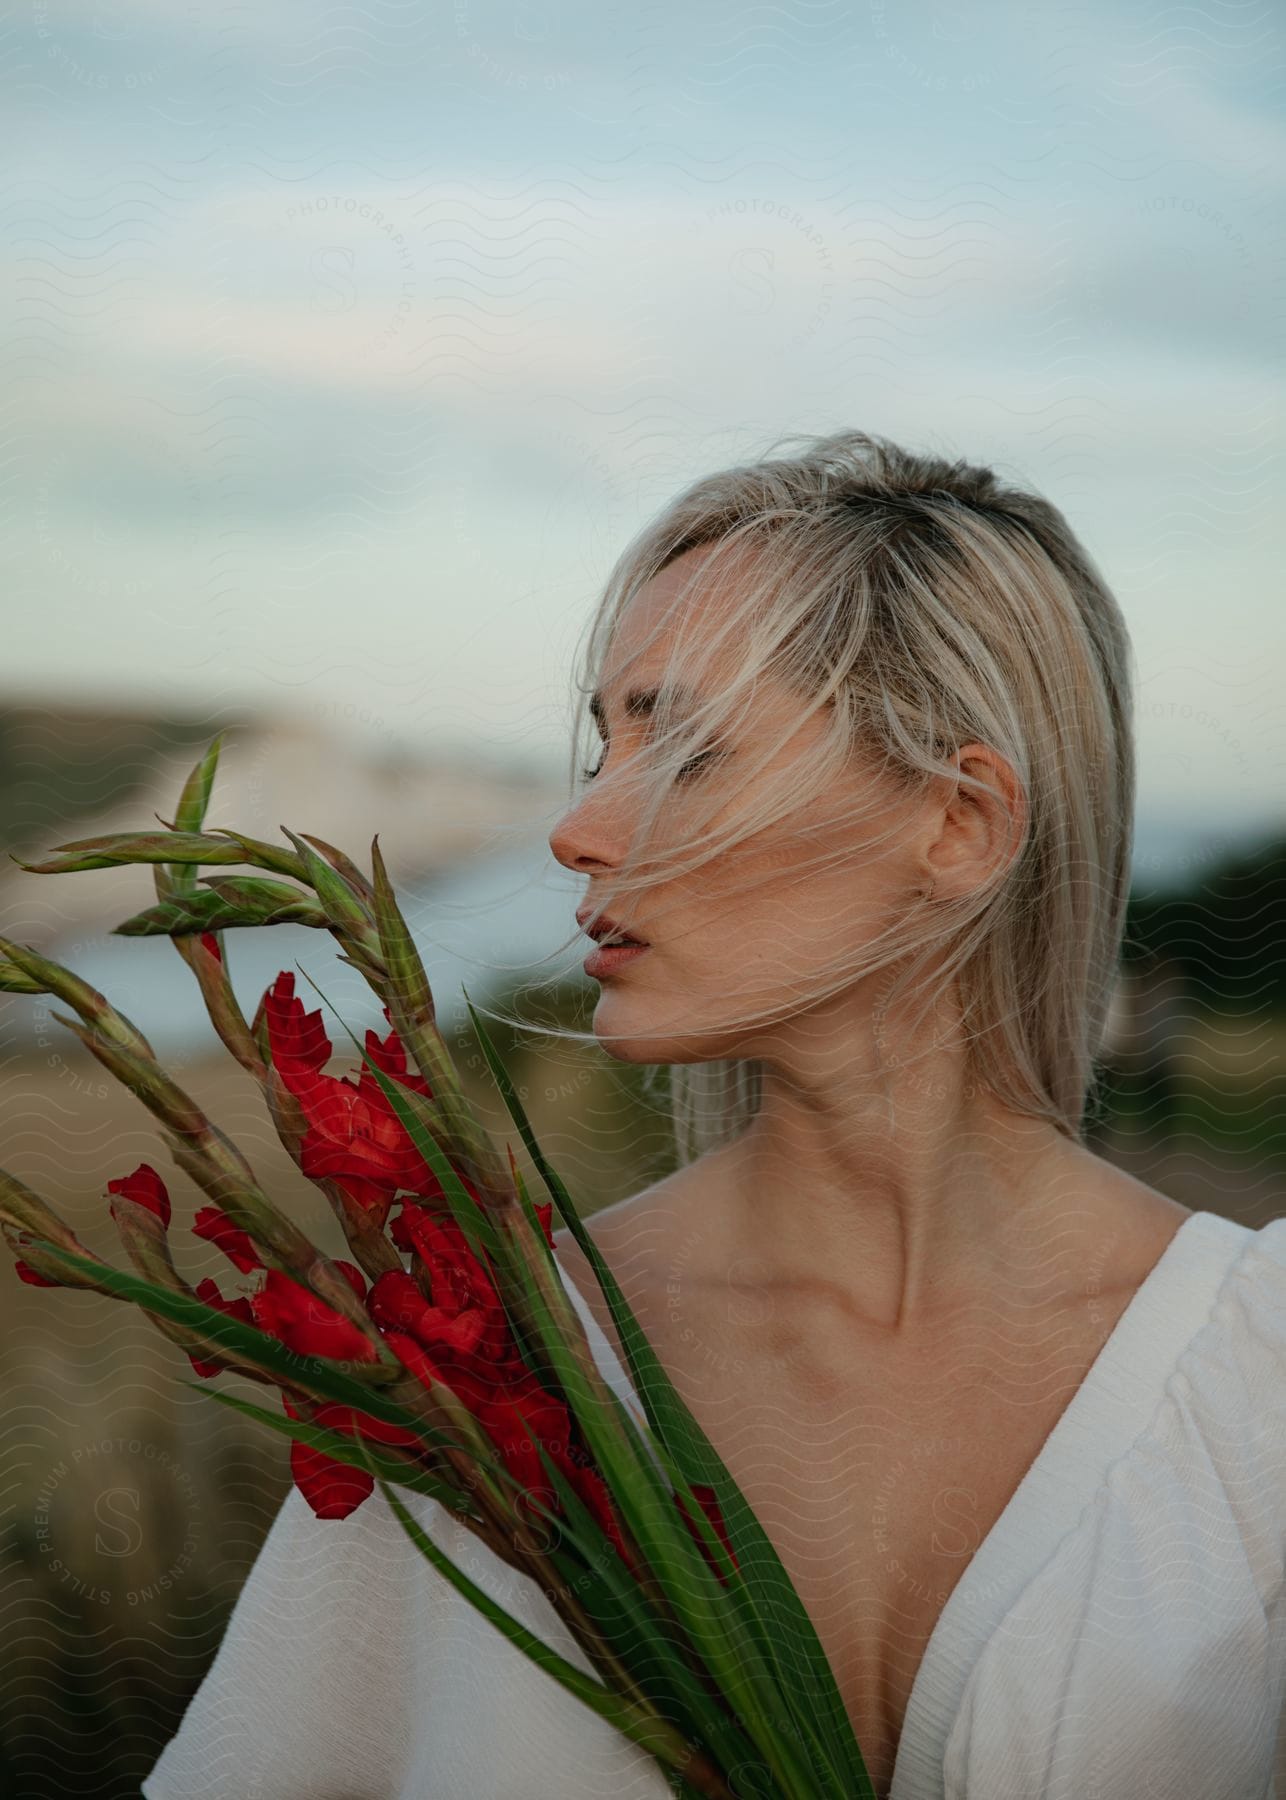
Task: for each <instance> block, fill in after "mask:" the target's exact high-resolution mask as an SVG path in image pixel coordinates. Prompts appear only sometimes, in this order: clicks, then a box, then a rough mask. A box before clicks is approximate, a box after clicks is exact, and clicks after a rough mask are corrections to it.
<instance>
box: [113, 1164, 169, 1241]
mask: <svg viewBox="0 0 1286 1800" xmlns="http://www.w3.org/2000/svg"><path fill="white" fill-rule="evenodd" d="M107 1192H108V1193H109V1194H120V1195H122V1196H123V1198H124V1199H126V1200H133V1201H135V1202H136V1204H137V1205H139V1206H145V1207H146V1208H147V1210H148V1211H149V1212H152V1213H155V1214H156V1216H157V1218H158V1219H159V1220H160V1221H161V1223H162V1225H164V1226H165V1228H166V1230H167V1231H168V1230H169V1228H170V1196H169V1194H168V1193H167V1192H166V1190H165V1183H164V1182H163V1181H162V1180H161V1177H160V1176H159V1175H158V1174H157V1172H156V1170H155V1169H154V1168H153V1167H152V1165H151V1163H140V1164H139V1165H138V1167H137V1169H135V1170H134V1173H133V1174H132V1175H120V1176H118V1177H117V1179H116V1180H115V1181H109V1182H108V1184H107Z"/></svg>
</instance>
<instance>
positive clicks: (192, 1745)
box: [142, 1212, 1286, 1800]
mask: <svg viewBox="0 0 1286 1800" xmlns="http://www.w3.org/2000/svg"><path fill="white" fill-rule="evenodd" d="M559 1267H560V1270H561V1272H562V1275H563V1280H564V1285H565V1286H566V1287H567V1290H568V1293H569V1294H570V1295H571V1297H572V1299H573V1301H574V1302H575V1304H576V1308H577V1311H578V1313H579V1314H580V1317H581V1319H582V1321H583V1322H584V1325H585V1329H586V1332H587V1333H588V1336H589V1340H590V1344H591V1346H592V1348H593V1351H594V1355H595V1358H596V1360H597V1362H598V1364H599V1366H600V1368H601V1369H602V1371H603V1374H604V1376H605V1378H606V1379H607V1380H608V1382H609V1383H610V1384H611V1386H612V1387H613V1388H614V1389H615V1391H616V1393H617V1394H618V1395H619V1396H620V1397H621V1399H622V1401H623V1402H625V1403H626V1404H627V1405H629V1406H630V1407H631V1408H632V1410H633V1411H634V1414H635V1416H636V1417H637V1418H639V1419H640V1420H641V1419H642V1416H643V1415H642V1411H641V1408H640V1405H639V1402H638V1399H637V1396H636V1395H635V1393H634V1390H633V1387H632V1386H631V1384H630V1382H629V1379H628V1377H627V1376H626V1374H625V1371H624V1370H623V1369H622V1367H621V1364H620V1362H619V1361H618V1359H617V1357H616V1356H615V1354H614V1352H613V1351H612V1349H611V1347H610V1345H609V1344H608V1342H607V1340H606V1338H605V1337H604V1335H603V1332H602V1331H601V1330H600V1328H599V1326H598V1324H597V1322H596V1321H595V1320H594V1318H593V1317H592V1315H591V1314H590V1312H589V1309H588V1307H587V1305H586V1303H585V1301H584V1299H583V1297H582V1296H581V1295H580V1293H579V1292H578V1290H577V1289H576V1287H575V1284H574V1283H573V1282H572V1281H571V1279H570V1277H569V1276H568V1275H567V1273H566V1271H565V1270H562V1269H561V1265H559ZM399 1498H400V1499H402V1500H403V1501H404V1502H405V1504H406V1505H407V1506H408V1507H409V1509H410V1510H411V1511H412V1513H413V1514H414V1515H415V1516H416V1517H417V1518H418V1519H419V1520H420V1522H421V1523H422V1525H423V1526H424V1528H425V1529H426V1530H427V1531H428V1532H429V1534H430V1536H431V1537H432V1538H433V1541H434V1542H435V1543H436V1544H438V1545H439V1546H440V1547H441V1548H442V1549H443V1550H444V1551H445V1552H446V1553H447V1555H449V1556H450V1557H452V1559H453V1560H454V1561H455V1562H457V1563H458V1564H460V1565H461V1566H462V1567H463V1568H464V1569H465V1570H466V1572H467V1573H468V1574H469V1575H470V1576H472V1578H473V1579H474V1580H475V1581H476V1582H477V1583H478V1584H479V1585H480V1586H481V1587H483V1588H484V1589H485V1590H486V1591H487V1593H489V1594H490V1595H491V1596H492V1597H493V1598H494V1599H495V1600H497V1601H498V1602H499V1603H500V1604H501V1605H503V1606H505V1607H506V1608H507V1610H508V1611H509V1612H511V1613H512V1614H513V1615H514V1616H515V1617H517V1618H519V1619H520V1620H521V1621H522V1622H523V1623H524V1624H525V1625H527V1626H528V1627H529V1629H531V1630H532V1631H535V1632H536V1633H538V1635H539V1636H541V1637H542V1638H543V1639H544V1640H545V1642H546V1643H548V1644H550V1645H551V1646H552V1647H553V1648H554V1649H556V1650H558V1651H560V1652H561V1654H562V1655H564V1656H565V1657H567V1658H568V1659H569V1660H570V1661H571V1662H573V1663H575V1664H576V1665H577V1666H578V1667H579V1668H581V1669H583V1670H585V1671H586V1673H592V1672H593V1671H592V1667H591V1665H590V1663H589V1661H588V1660H587V1658H586V1657H585V1656H584V1654H583V1652H582V1651H581V1649H580V1647H579V1645H578V1644H577V1643H576V1641H575V1639H574V1638H573V1637H572V1636H571V1634H570V1632H568V1631H567V1629H566V1627H565V1626H564V1625H563V1623H562V1621H561V1620H560V1619H559V1617H558V1615H557V1614H556V1613H555V1611H554V1609H553V1607H552V1605H551V1604H550V1603H549V1601H548V1600H547V1599H546V1597H545V1595H544V1593H543V1592H542V1591H541V1589H540V1588H539V1587H538V1586H537V1584H536V1583H535V1582H534V1581H532V1580H531V1579H530V1578H529V1577H527V1576H525V1575H521V1574H519V1573H518V1571H516V1570H514V1569H511V1568H510V1567H509V1566H508V1564H506V1563H503V1562H501V1561H500V1559H499V1558H498V1557H496V1556H494V1555H493V1554H492V1553H491V1552H490V1551H489V1550H488V1549H487V1548H486V1547H485V1546H484V1545H483V1544H482V1543H480V1542H479V1540H478V1539H477V1538H475V1537H474V1536H473V1535H472V1533H470V1532H469V1531H468V1530H467V1529H466V1527H465V1526H464V1525H462V1524H460V1523H459V1521H458V1520H456V1519H454V1518H453V1517H452V1516H451V1515H450V1514H449V1513H448V1512H447V1511H446V1510H445V1509H444V1508H442V1507H441V1506H439V1505H438V1503H437V1502H436V1501H434V1500H430V1499H429V1498H427V1496H423V1495H417V1494H412V1493H409V1492H407V1491H405V1490H403V1491H400V1493H399ZM1284 1564H1286V1219H1277V1220H1274V1221H1273V1222H1272V1223H1270V1224H1268V1225H1265V1226H1263V1227H1262V1228H1261V1229H1259V1230H1258V1231H1252V1230H1250V1229H1249V1228H1248V1227H1246V1226H1244V1225H1238V1224H1235V1223H1233V1222H1231V1221H1229V1220H1227V1219H1224V1218H1222V1217H1220V1216H1218V1215H1217V1214H1215V1213H1208V1212H1197V1213H1193V1214H1191V1215H1190V1216H1189V1217H1188V1218H1187V1219H1185V1220H1184V1221H1183V1224H1182V1225H1181V1226H1180V1228H1179V1230H1178V1231H1177V1233H1176V1234H1175V1236H1174V1237H1173V1238H1172V1239H1171V1241H1170V1243H1169V1244H1168V1245H1167V1246H1166V1249H1165V1251H1164V1253H1163V1254H1162V1256H1161V1258H1160V1260H1159V1262H1158V1263H1157V1264H1156V1266H1155V1268H1154V1269H1153V1270H1152V1271H1151V1273H1150V1274H1149V1275H1148V1276H1147V1278H1146V1280H1145V1281H1144V1282H1143V1284H1142V1286H1141V1287H1140V1288H1139V1289H1138V1291H1137V1293H1136V1294H1135V1295H1134V1296H1133V1298H1132V1299H1131V1301H1130V1303H1129V1305H1128V1306H1127V1307H1126V1309H1125V1311H1124V1312H1123V1314H1122V1315H1121V1318H1120V1319H1119V1320H1118V1322H1117V1325H1116V1327H1115V1329H1114V1330H1113V1332H1112V1334H1111V1336H1110V1337H1109V1338H1108V1339H1107V1341H1106V1342H1105V1344H1104V1345H1103V1347H1102V1349H1101V1350H1100V1351H1099V1354H1098V1356H1097V1357H1096V1359H1095V1361H1094V1363H1093V1365H1092V1366H1091V1368H1090V1370H1089V1372H1088V1374H1087V1375H1086V1377H1085V1379H1084V1381H1083V1382H1082V1384H1081V1386H1080V1387H1079V1388H1078V1389H1077V1392H1076V1394H1075V1395H1074V1397H1073V1399H1072V1401H1071V1403H1070V1405H1069V1406H1068V1407H1067V1409H1066V1411H1065V1412H1064V1413H1063V1414H1062V1416H1061V1417H1060V1418H1059V1420H1058V1422H1057V1423H1056V1424H1055V1426H1054V1428H1053V1430H1052V1431H1051V1432H1050V1434H1049V1436H1048V1437H1047V1438H1046V1440H1045V1442H1044V1444H1043V1446H1042V1447H1041V1450H1040V1451H1039V1453H1038V1455H1037V1457H1036V1459H1035V1461H1034V1462H1033V1463H1032V1465H1031V1467H1030V1468H1029V1469H1028V1471H1027V1473H1026V1475H1025V1476H1024V1478H1023V1480H1022V1481H1021V1482H1020V1484H1019V1486H1018V1488H1017V1490H1016V1491H1015V1493H1014V1494H1013V1496H1012V1498H1011V1499H1010V1501H1009V1503H1008V1505H1007V1506H1006V1507H1005V1509H1004V1511H1003V1512H1002V1513H1001V1515H1000V1517H999V1519H998V1520H997V1521H996V1523H995V1525H994V1526H993V1528H992V1530H991V1531H990V1533H989V1534H988V1535H987V1537H986V1538H985V1539H984V1540H983V1543H982V1545H981V1546H980V1548H979V1549H978V1550H977V1551H976V1552H975V1554H974V1556H973V1557H972V1559H971V1560H970V1562H969V1564H968V1567H967V1569H966V1570H965V1573H964V1575H963V1576H962V1578H961V1579H960V1581H959V1582H958V1583H957V1585H956V1587H955V1588H954V1589H953V1590H952V1592H951V1595H950V1598H949V1599H948V1601H947V1604H946V1606H945V1608H944V1609H943V1612H942V1614H941V1617H940V1618H939V1620H938V1623H937V1625H936V1627H935V1629H934V1632H933V1635H932V1637H931V1638H930V1640H929V1643H928V1646H927V1649H926V1651H925V1655H924V1658H923V1661H922V1662H921V1664H920V1668H919V1671H918V1673H917V1675H916V1679H915V1684H914V1686H913V1688H912V1690H911V1695H910V1699H909V1702H908V1705H907V1711H906V1718H905V1721H904V1725H903V1730H902V1737H901V1741H900V1744H899V1748H898V1755H897V1763H896V1767H895V1770H894V1774H893V1781H892V1786H891V1788H890V1791H889V1800H1278V1796H1279V1795H1280V1800H1286V1730H1283V1725H1284V1724H1286V1721H1284V1720H1283V1701H1284V1697H1286V1586H1284V1574H1283V1570H1284ZM1279 1734H1280V1740H1281V1741H1280V1743H1279ZM1275 1767H1276V1784H1275V1782H1274V1769H1275ZM670 1792H671V1790H670V1788H669V1786H668V1784H667V1782H666V1780H665V1777H664V1775H663V1773H662V1771H661V1768H660V1766H659V1764H657V1763H656V1762H654V1761H653V1759H652V1758H651V1757H650V1756H648V1755H647V1754H646V1752H644V1751H642V1750H640V1749H639V1748H638V1747H637V1746H635V1745H633V1744H631V1743H630V1742H629V1741H628V1740H627V1739H625V1738H623V1737H622V1736H620V1735H619V1734H618V1733H617V1732H616V1731H615V1730H614V1729H613V1727H611V1726H610V1725H608V1724H607V1723H606V1721H604V1720H602V1719H600V1718H598V1717H597V1716H596V1715H595V1714H593V1713H591V1712H590V1711H589V1710H588V1709H587V1708H586V1707H585V1706H584V1705H583V1704H582V1703H581V1702H580V1701H578V1700H576V1699H574V1698H573V1696H572V1695H570V1694H569V1693H567V1692H566V1690H565V1689H564V1688H562V1687H561V1686H559V1684H558V1683H557V1682H556V1681H554V1680H553V1679H552V1678H551V1677H549V1676H547V1675H546V1674H545V1673H544V1672H543V1671H542V1670H541V1669H539V1668H538V1667H537V1666H536V1665H535V1664H533V1663H532V1662H530V1661H529V1660H528V1658H527V1657H526V1656H525V1655H524V1654H523V1652H522V1651H520V1650H518V1649H516V1648H515V1647H514V1646H513V1645H512V1644H510V1643H509V1642H508V1640H507V1639H506V1638H504V1637H503V1636H502V1635H501V1634H500V1632H499V1631H498V1630H497V1629H496V1628H495V1627H494V1626H492V1625H491V1624H490V1623H488V1621H487V1620H485V1619H484V1618H483V1617H482V1616H481V1614H479V1613H477V1612H476V1611H475V1609H474V1608H473V1606H472V1605H471V1604H470V1603H469V1602H468V1601H467V1600H466V1599H465V1598H464V1597H463V1596H462V1595H460V1594H458V1593H457V1592H456V1590H455V1589H454V1588H453V1587H451V1586H450V1584H449V1583H448V1582H447V1581H446V1579H445V1577H443V1576H441V1575H440V1574H439V1573H438V1572H437V1570H436V1569H434V1568H432V1567H431V1566H430V1565H429V1564H428V1563H427V1562H425V1561H424V1560H423V1558H422V1557H420V1555H419V1553H418V1552H417V1551H416V1550H415V1548H414V1546H413V1545H412V1544H411V1543H410V1541H409V1539H408V1538H407V1537H406V1536H405V1535H404V1533H403V1531H402V1528H401V1526H400V1525H399V1524H398V1522H397V1520H396V1519H395V1518H394V1516H393V1514H392V1512H391V1510H390V1509H389V1507H388V1506H387V1504H386V1503H385V1501H384V1499H383V1497H382V1496H381V1494H380V1493H379V1491H378V1489H377V1490H376V1491H375V1493H373V1494H372V1495H371V1497H370V1498H369V1499H368V1500H366V1501H365V1502H364V1503H363V1505H361V1506H360V1507H358V1509H357V1511H356V1512H354V1513H352V1514H350V1515H349V1517H348V1518H346V1519H331V1520H322V1519H318V1518H317V1517H316V1516H315V1514H314V1513H313V1512H312V1510H311V1509H310V1508H309V1506H308V1504H307V1502H306V1501H305V1500H304V1498H303V1496H302V1495H301V1494H300V1493H299V1492H298V1490H297V1489H294V1488H292V1489H291V1490H290V1492H289V1494H288V1495H287V1497H286V1499H285V1501H284V1503H283V1504H282V1507H281V1509H280V1511H279V1512H278V1514H277V1517H276V1519H275V1520H274V1522H273V1524H272V1527H271V1529H270V1530H269V1532H268V1535H267V1538H266V1539H265V1541H264V1544H263V1547H262V1549H261V1550H260V1553H259V1556H258V1558H257V1560H256V1562H255V1564H254V1566H253V1568H252V1569H251V1571H250V1575H249V1577H248V1579H247V1581H246V1585H245V1587H244V1589H243V1590H242V1593H241V1595H240V1598H239V1599H238V1602H237V1605H236V1607H235V1608H234V1610H233V1613H232V1617H231V1619H230V1621H229V1623H228V1626H227V1629H226V1631H225V1633H224V1637H223V1641H222V1643H221V1645H220V1648H219V1651H218V1654H217V1656H216V1657H215V1659H214V1662H213V1664H212V1665H211V1667H210V1669H209V1672H208V1673H207V1675H206V1677H205V1680H204V1681H203V1682H202V1684H201V1686H200V1687H199V1689H198V1690H197V1692H196V1695H195V1697H194V1698H193V1700H192V1702H191V1704H190V1705H189V1707H188V1709H187V1712H186V1714H185V1715H184V1718H183V1720H182V1723H181V1725H180V1727H179V1730H178V1733H177V1734H176V1736H175V1737H174V1738H173V1739H171V1741H170V1742H169V1743H168V1744H167V1745H166V1747H165V1749H164V1750H163V1752H162V1754H161V1756H160V1758H159V1760H158V1761H157V1763H156V1765H155V1767H154V1768H153V1769H152V1771H151V1773H150V1774H149V1775H148V1776H147V1778H146V1779H145V1781H144V1782H143V1786H142V1794H143V1796H144V1800H603V1797H604V1796H610V1797H611V1800H663V1797H664V1796H666V1795H668V1794H670Z"/></svg>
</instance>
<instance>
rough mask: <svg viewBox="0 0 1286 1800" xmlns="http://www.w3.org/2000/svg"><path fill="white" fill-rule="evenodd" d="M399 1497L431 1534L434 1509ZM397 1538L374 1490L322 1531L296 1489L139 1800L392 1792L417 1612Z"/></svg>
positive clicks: (407, 1737)
mask: <svg viewBox="0 0 1286 1800" xmlns="http://www.w3.org/2000/svg"><path fill="white" fill-rule="evenodd" d="M399 1498H400V1499H402V1500H403V1501H404V1502H405V1503H406V1504H407V1505H408V1507H409V1508H410V1510H411V1511H412V1512H413V1513H414V1514H415V1515H416V1516H417V1517H418V1518H419V1519H420V1521H421V1523H427V1521H426V1519H425V1514H424V1509H425V1508H431V1507H433V1506H434V1502H433V1501H431V1500H429V1499H428V1498H427V1496H424V1497H422V1496H419V1495H415V1494H411V1493H409V1492H406V1491H403V1492H401V1493H400V1494H399ZM390 1534H392V1537H391V1535H390ZM401 1534H402V1527H401V1526H400V1525H399V1523H398V1521H397V1520H396V1518H395V1517H394V1516H393V1513H392V1510H391V1509H390V1507H389V1505H388V1503H387V1501H386V1500H385V1499H384V1496H383V1495H382V1494H381V1493H380V1491H379V1489H378V1488H376V1489H375V1491H374V1492H373V1493H372V1494H370V1495H369V1496H368V1497H367V1499H366V1500H364V1501H363V1502H362V1504H361V1505H360V1506H359V1507H358V1508H357V1509H356V1510H355V1511H354V1512H352V1513H350V1514H349V1515H348V1517H347V1518H345V1519H319V1518H318V1517H317V1515H316V1514H315V1513H314V1512H313V1510H312V1508H311V1507H310V1506H309V1505H308V1502H307V1501H306V1500H305V1499H304V1497H303V1495H302V1494H301V1493H300V1491H299V1489H298V1488H296V1487H292V1488H291V1489H290V1491H289V1492H288V1494H287V1495H286V1498H285V1500H284V1501H283V1503H282V1506H281V1509H280V1511H279V1512H278V1514H277V1516H276V1518H275V1519H274V1521H273V1523H272V1526H271V1527H270V1529H269V1531H268V1535H267V1537H266V1538H265V1539H264V1542H263V1545H262V1547H261V1549H260V1551H259V1555H258V1557H257V1558H256V1559H255V1562H254V1564H253V1566H252V1568H251V1570H250V1574H249V1576H248V1578H247V1580H246V1583H245V1585H244V1587H243V1588H242V1591H241V1594H240V1596H239V1598H238V1600H237V1604H236V1606H235V1607H234V1609H233V1612H232V1616H231V1618H230V1620H229V1622H228V1625H227V1628H226V1630H225V1632H224V1636H223V1640H222V1642H221V1644H220V1646H219V1650H218V1653H217V1654H216V1656H215V1659H214V1661H213V1663H212V1664H211V1665H210V1668H209V1670H208V1672H207V1674H206V1676H205V1679H204V1681H203V1682H202V1683H201V1686H200V1687H199V1688H198V1690H197V1692H196V1694H195V1696H194V1697H193V1699H192V1701H191V1703H190V1704H189V1706H188V1709H187V1712H186V1713H185V1715H184V1717H183V1720H182V1722H181V1724H180V1727H179V1730H178V1732H177V1734H176V1735H175V1736H174V1737H173V1738H172V1739H171V1740H170V1742H169V1743H168V1744H167V1745H166V1746H165V1748H164V1750H163V1751H162V1753H161V1756H160V1758H159V1760H158V1761H157V1762H156V1764H155V1766H154V1767H153V1769H152V1771H151V1773H150V1774H149V1775H148V1776H147V1777H146V1779H145V1780H144V1782H143V1785H142V1794H143V1796H144V1800H328V1797H330V1800H341V1796H346V1797H348V1800H351V1796H353V1795H354V1794H362V1795H363V1796H366V1797H368V1800H384V1797H385V1796H392V1795H396V1794H397V1793H398V1791H399V1788H400V1786H401V1770H402V1768H403V1766H404V1764H405V1762H406V1759H407V1757H408V1755H409V1752H410V1741H411V1716H410V1704H409V1693H408V1680H409V1674H410V1668H411V1665H412V1662H413V1659H412V1658H411V1657H409V1656H408V1654H407V1649H408V1645H409V1644H410V1642H411V1630H412V1618H411V1609H412V1607H413V1606H414V1590H413V1589H412V1587H411V1585H410V1584H409V1583H408V1582H407V1580H406V1562H405V1559H404V1558H401V1557H398V1556H390V1554H389V1548H390V1542H391V1541H392V1540H393V1538H396V1537H397V1536H400V1535H401ZM426 1573H432V1572H431V1571H427V1570H426ZM426 1617H427V1618H431V1614H427V1615H426V1614H422V1615H421V1616H420V1618H419V1619H418V1624H419V1627H420V1629H421V1631H422V1630H423V1629H424V1628H425V1622H426Z"/></svg>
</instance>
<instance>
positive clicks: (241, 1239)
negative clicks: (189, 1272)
mask: <svg viewBox="0 0 1286 1800" xmlns="http://www.w3.org/2000/svg"><path fill="white" fill-rule="evenodd" d="M192 1230H193V1232H194V1234H195V1235H196V1236H197V1237H199V1238H204V1239H205V1240H206V1242H207V1243H210V1244H214V1245H215V1246H216V1248H218V1249H220V1250H222V1252H223V1254H224V1255H225V1256H226V1257H228V1258H229V1259H230V1260H231V1261H232V1262H234V1263H235V1264H236V1266H237V1267H238V1268H239V1269H240V1270H241V1273H242V1274H243V1275H248V1274H249V1273H250V1271H251V1269H262V1268H263V1266H264V1265H263V1261H262V1259H261V1257H260V1255H259V1252H258V1250H257V1249H256V1248H255V1241H254V1239H253V1238H252V1237H251V1235H250V1233H249V1232H248V1231H242V1230H241V1228H240V1227H239V1226H237V1225H234V1224H233V1223H232V1220H231V1219H230V1218H229V1217H228V1215H227V1213H225V1212H224V1211H223V1209H222V1208H221V1207H218V1206H203V1207H201V1209H200V1211H199V1212H198V1213H197V1215H196V1218H195V1219H194V1220H193V1222H192Z"/></svg>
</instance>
